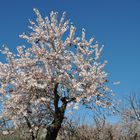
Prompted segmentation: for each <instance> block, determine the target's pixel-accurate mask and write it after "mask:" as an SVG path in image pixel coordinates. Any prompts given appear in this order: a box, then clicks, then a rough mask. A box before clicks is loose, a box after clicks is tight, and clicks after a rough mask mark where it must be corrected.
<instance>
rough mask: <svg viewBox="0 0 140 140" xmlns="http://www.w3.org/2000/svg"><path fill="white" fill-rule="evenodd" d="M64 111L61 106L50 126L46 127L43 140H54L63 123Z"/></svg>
mask: <svg viewBox="0 0 140 140" xmlns="http://www.w3.org/2000/svg"><path fill="white" fill-rule="evenodd" d="M63 109H64V110H63ZM65 109H66V108H63V106H62V107H61V108H60V109H59V111H58V112H57V114H55V117H54V121H53V122H52V124H51V125H50V126H48V127H47V135H46V139H45V140H56V138H57V135H58V132H59V130H60V128H61V125H62V123H63V119H64V114H65Z"/></svg>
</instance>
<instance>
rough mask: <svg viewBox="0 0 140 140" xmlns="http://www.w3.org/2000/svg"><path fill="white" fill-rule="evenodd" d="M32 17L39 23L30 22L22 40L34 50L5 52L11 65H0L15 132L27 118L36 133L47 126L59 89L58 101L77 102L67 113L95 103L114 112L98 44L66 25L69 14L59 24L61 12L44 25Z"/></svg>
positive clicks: (5, 112)
mask: <svg viewBox="0 0 140 140" xmlns="http://www.w3.org/2000/svg"><path fill="white" fill-rule="evenodd" d="M34 11H35V13H36V16H37V20H36V21H35V22H33V21H30V24H31V25H30V26H29V28H30V29H31V30H32V31H31V32H30V34H28V35H27V34H25V33H24V34H23V35H20V37H21V38H23V39H26V40H27V42H28V43H29V44H30V45H31V46H30V47H29V48H27V47H25V46H18V47H17V51H18V54H13V53H12V52H10V50H9V49H8V48H7V47H6V46H4V48H3V50H2V53H3V54H5V55H6V58H7V63H0V94H1V95H2V96H0V97H1V98H2V99H3V106H4V107H3V116H5V118H9V119H11V120H12V121H13V122H14V125H15V126H18V125H19V124H20V123H22V122H24V121H23V120H24V119H23V118H26V117H28V119H29V120H31V121H32V124H33V125H34V126H35V127H37V126H38V125H39V124H47V123H49V122H50V121H51V116H52V113H53V112H54V106H53V100H54V88H55V84H56V83H58V84H59V85H58V89H57V92H58V94H59V96H60V101H61V99H62V98H63V97H65V98H66V100H69V101H70V99H75V100H71V101H72V102H69V105H68V107H73V108H75V109H79V107H78V106H79V105H80V104H85V105H89V106H91V105H92V104H93V103H95V104H97V105H100V106H110V105H111V102H110V101H111V99H110V96H111V94H110V93H111V90H110V89H109V88H108V87H107V84H106V83H107V81H108V80H107V77H108V74H107V73H106V72H105V71H104V67H105V65H106V63H107V61H104V62H103V63H100V60H99V58H100V56H101V54H102V50H103V47H104V46H102V47H101V48H99V46H98V43H93V41H94V38H91V39H89V40H87V39H86V34H85V29H83V30H82V34H81V36H80V37H76V36H75V32H76V27H75V26H74V25H71V24H70V23H69V20H65V13H63V15H62V17H61V19H60V21H59V20H58V17H57V15H58V13H57V12H51V14H50V19H49V17H46V18H45V19H43V18H42V16H41V14H40V13H39V11H38V10H37V9H34ZM66 32H67V34H68V35H67V37H65V35H64V34H65V33H66ZM7 95H8V96H7ZM60 104H61V103H60ZM21 120H22V121H21Z"/></svg>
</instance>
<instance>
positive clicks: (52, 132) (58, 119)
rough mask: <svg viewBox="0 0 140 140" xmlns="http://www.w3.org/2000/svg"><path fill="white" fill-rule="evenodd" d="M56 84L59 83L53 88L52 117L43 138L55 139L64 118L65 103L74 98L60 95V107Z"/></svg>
mask: <svg viewBox="0 0 140 140" xmlns="http://www.w3.org/2000/svg"><path fill="white" fill-rule="evenodd" d="M58 85H59V83H56V85H55V88H54V108H55V112H54V118H53V121H52V123H51V125H49V126H48V127H47V135H46V138H45V140H56V138H57V135H58V132H59V130H60V128H61V125H62V123H63V120H64V115H65V111H66V107H67V104H68V103H69V102H72V101H74V100H75V98H70V99H68V98H67V97H61V102H62V105H61V107H59V100H60V96H59V95H58V93H57V88H58Z"/></svg>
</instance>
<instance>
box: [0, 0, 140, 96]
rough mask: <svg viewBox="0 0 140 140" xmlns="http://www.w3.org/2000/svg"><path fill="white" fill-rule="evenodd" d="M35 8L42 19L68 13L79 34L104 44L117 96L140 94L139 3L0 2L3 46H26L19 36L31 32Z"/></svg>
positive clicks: (109, 0)
mask: <svg viewBox="0 0 140 140" xmlns="http://www.w3.org/2000/svg"><path fill="white" fill-rule="evenodd" d="M33 8H38V9H39V10H40V12H41V13H42V14H43V16H45V15H49V13H50V12H51V11H52V10H54V11H58V12H59V13H60V14H62V12H63V11H66V12H67V18H70V20H71V21H72V22H73V23H74V25H76V26H77V32H78V33H80V31H81V29H82V28H83V27H84V28H85V29H86V32H87V38H89V37H91V36H94V37H95V40H98V42H99V44H105V49H104V53H103V59H107V60H108V62H109V63H108V64H107V67H106V70H107V71H108V72H109V73H110V75H109V76H110V79H111V81H116V80H119V81H120V82H121V84H120V85H118V86H116V87H112V88H113V90H114V91H115V92H116V96H117V97H118V98H121V97H122V96H127V95H128V94H129V93H130V92H137V93H138V94H140V0H11V1H10V0H1V1H0V45H1V46H2V44H8V46H9V47H10V48H11V49H12V50H13V51H15V48H16V46H18V45H21V44H23V43H24V41H23V40H22V39H20V38H19V37H18V35H19V34H22V33H23V32H26V31H28V28H27V26H28V19H35V15H34V12H33ZM0 59H1V60H3V57H2V56H1V55H0Z"/></svg>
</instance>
